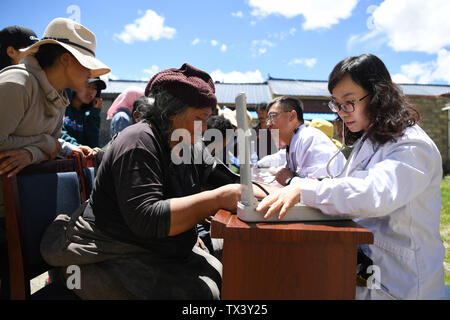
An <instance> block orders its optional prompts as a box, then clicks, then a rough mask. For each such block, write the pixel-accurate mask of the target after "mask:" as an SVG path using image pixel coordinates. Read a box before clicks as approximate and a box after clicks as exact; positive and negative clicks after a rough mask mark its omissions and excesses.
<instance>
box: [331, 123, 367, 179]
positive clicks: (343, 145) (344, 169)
mask: <svg viewBox="0 0 450 320" xmlns="http://www.w3.org/2000/svg"><path fill="white" fill-rule="evenodd" d="M343 125H344V126H345V123H344V124H343ZM364 140H366V134H365V133H364V134H363V135H362V137H360V138H359V139H358V140H356V142H355V143H353V145H351V146H347V145H346V144H345V127H344V128H343V130H342V146H341V147H340V148H339V150H338V151H337V152H336V153H335V154H334V155H333V156H332V157H331V158H330V160H328V162H327V167H326V169H327V174H328V177H329V178H330V179H334V178H339V177H340V176H342V174H343V173H344V172H345V171H346V170H347V167H348V165H349V164H350V162H351V159H352V158H353V156H354V154H355V153H356V151H357V150H358V149H359V146H360V145H361V143H363V142H364ZM346 147H349V148H353V149H352V152H351V153H350V155H349V156H348V158H347V160H346V161H345V165H344V168H342V170H341V171H340V172H339V173H338V174H337V175H335V176H333V175H332V174H331V172H330V164H331V162H332V161H333V159H334V158H336V157H337V156H338V154H339V153H341V151H342V150H343V149H344V148H346Z"/></svg>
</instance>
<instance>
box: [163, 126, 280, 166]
mask: <svg viewBox="0 0 450 320" xmlns="http://www.w3.org/2000/svg"><path fill="white" fill-rule="evenodd" d="M270 134H271V136H269V132H268V129H262V130H259V139H258V150H259V152H258V153H259V154H260V155H261V158H262V157H263V156H265V155H268V154H271V153H273V150H272V152H269V151H271V150H267V147H268V143H267V141H268V139H272V141H273V143H274V144H275V145H279V144H278V139H279V132H278V129H275V130H271V131H270ZM247 137H248V138H249V140H253V141H255V139H256V137H257V132H256V130H254V129H248V130H247V131H244V130H243V129H240V128H239V129H236V130H233V129H227V130H226V134H225V136H223V134H222V133H221V132H220V131H219V130H218V129H214V128H211V129H208V130H206V131H205V132H203V133H202V122H201V121H195V122H194V132H193V137H192V135H191V133H190V132H189V131H188V130H186V129H176V130H174V131H173V132H172V134H171V136H170V141H172V142H177V144H176V145H175V146H174V147H173V148H172V151H171V160H172V162H173V163H174V164H176V165H179V164H182V163H183V164H192V160H193V162H194V164H202V163H205V162H206V163H207V162H208V161H207V159H208V157H209V155H208V153H207V152H206V150H204V151H203V152H202V153H198V152H197V153H194V159H192V157H191V152H190V150H191V147H192V144H195V143H197V142H199V141H201V140H203V142H204V143H205V145H206V146H207V148H208V151H209V153H210V154H212V155H214V156H215V157H216V158H218V159H222V157H223V153H224V152H225V153H226V157H225V158H226V163H227V164H230V163H233V160H231V158H230V157H229V156H228V155H232V156H235V157H237V159H238V160H239V163H241V164H244V163H245V162H246V161H250V159H248V160H246V159H245V148H246V145H245V143H246V142H245V141H246V138H247ZM269 145H271V144H269ZM247 148H250V145H249V146H247ZM235 151H237V154H234V153H235Z"/></svg>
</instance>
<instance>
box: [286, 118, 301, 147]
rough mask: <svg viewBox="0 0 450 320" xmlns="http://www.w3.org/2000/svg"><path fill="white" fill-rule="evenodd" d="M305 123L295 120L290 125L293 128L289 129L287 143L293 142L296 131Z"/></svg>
mask: <svg viewBox="0 0 450 320" xmlns="http://www.w3.org/2000/svg"><path fill="white" fill-rule="evenodd" d="M302 124H303V122H300V121H295V123H293V124H292V125H291V126H290V127H291V130H290V131H289V136H288V139H286V140H287V142H286V145H287V146H289V145H290V144H291V141H292V138H293V137H294V135H295V133H296V132H297V130H298V128H299V127H300V126H301V125H302Z"/></svg>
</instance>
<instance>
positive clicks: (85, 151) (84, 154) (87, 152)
mask: <svg viewBox="0 0 450 320" xmlns="http://www.w3.org/2000/svg"><path fill="white" fill-rule="evenodd" d="M72 152H74V153H78V154H79V155H81V159H83V160H89V159H92V158H93V157H94V156H95V155H96V154H97V152H98V151H97V152H95V153H94V150H92V149H91V148H90V147H88V146H76V147H75V148H74V149H73V150H72Z"/></svg>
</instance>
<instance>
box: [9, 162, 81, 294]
mask: <svg viewBox="0 0 450 320" xmlns="http://www.w3.org/2000/svg"><path fill="white" fill-rule="evenodd" d="M79 171H80V169H79V167H78V165H77V162H76V159H64V160H53V161H48V162H45V163H42V164H38V165H31V166H28V167H27V168H25V169H23V170H22V171H21V172H20V173H19V174H17V175H15V176H13V177H11V178H7V177H6V175H3V176H2V177H1V178H2V184H3V194H4V204H5V218H6V233H7V240H8V255H9V258H8V259H9V273H10V278H9V279H10V298H11V299H14V300H15V299H30V298H31V299H76V295H75V294H74V293H73V292H72V291H70V290H68V289H67V288H66V287H65V285H63V284H62V283H59V282H58V281H55V282H54V283H52V284H50V285H47V286H45V287H44V288H42V289H41V290H39V291H37V292H36V293H35V294H33V295H31V293H30V280H31V279H33V278H35V277H36V276H38V275H40V274H42V273H44V272H46V271H48V270H49V269H51V268H52V267H51V266H49V265H48V264H47V263H45V261H44V260H43V259H42V257H41V254H40V242H41V237H42V235H43V233H44V231H45V230H46V228H47V226H48V225H49V224H50V223H51V222H52V221H53V220H54V218H55V217H56V216H57V215H58V214H61V213H66V214H69V215H70V214H72V213H73V212H74V211H75V210H76V209H77V208H78V207H79V206H80V204H81V199H82V197H81V193H80V180H79V179H80V177H79V173H78V172H79Z"/></svg>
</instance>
